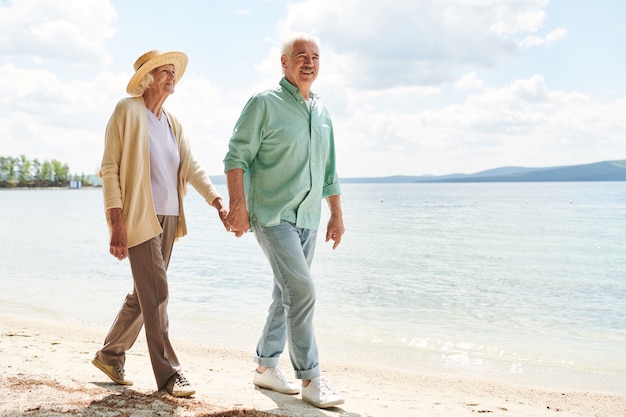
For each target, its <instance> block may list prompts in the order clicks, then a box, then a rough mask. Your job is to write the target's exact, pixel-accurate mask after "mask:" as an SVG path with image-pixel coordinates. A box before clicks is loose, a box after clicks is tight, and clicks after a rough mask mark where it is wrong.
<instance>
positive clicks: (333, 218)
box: [326, 195, 346, 250]
mask: <svg viewBox="0 0 626 417" xmlns="http://www.w3.org/2000/svg"><path fill="white" fill-rule="evenodd" d="M326 201H327V202H328V207H329V208H330V219H329V220H328V226H327V227H326V242H328V241H330V240H332V241H333V242H335V243H333V250H334V249H336V248H337V246H339V244H340V243H341V237H342V236H343V234H344V233H345V231H346V229H345V228H344V227H343V212H342V211H341V200H340V197H339V195H331V196H330V197H328V198H327V199H326Z"/></svg>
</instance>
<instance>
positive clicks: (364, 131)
mask: <svg viewBox="0 0 626 417" xmlns="http://www.w3.org/2000/svg"><path fill="white" fill-rule="evenodd" d="M625 111H626V100H618V101H616V102H613V103H606V104H605V103H600V102H597V101H595V100H593V98H591V97H589V96H586V95H583V94H580V93H566V92H562V91H552V90H550V89H549V87H548V86H547V85H546V84H545V81H544V80H543V78H542V77H539V76H534V77H531V78H529V79H526V80H518V81H515V82H513V83H511V84H509V85H506V86H504V87H502V88H485V89H483V90H481V91H480V92H478V93H477V94H473V95H470V96H468V97H467V98H466V99H465V100H464V101H463V102H461V103H459V104H448V105H444V106H442V107H440V108H437V109H426V110H420V111H409V110H407V111H406V112H402V111H401V110H399V109H398V108H396V109H393V111H385V110H383V109H380V108H375V107H374V108H372V107H369V108H367V107H365V106H363V107H362V108H358V109H355V111H354V113H353V114H352V115H351V116H350V117H347V118H344V117H341V118H339V120H335V128H336V130H337V141H338V153H339V155H340V161H342V165H343V168H344V170H346V171H347V172H350V173H351V176H379V175H385V173H387V174H388V175H392V174H413V175H421V174H447V173H450V169H449V167H451V166H454V167H458V169H457V171H462V172H467V173H469V172H477V171H480V170H484V169H489V168H493V167H496V166H503V165H522V166H528V165H529V164H528V161H533V164H532V165H533V166H552V165H570V164H576V163H588V162H595V161H599V160H607V159H620V158H622V157H623V155H615V150H616V149H619V148H620V143H621V141H622V140H623V132H624V131H626V121H623V117H622V118H620V117H619V116H618V115H619V114H620V112H621V114H623V113H624V112H625ZM364 126H367V128H364ZM600 132H601V133H600Z"/></svg>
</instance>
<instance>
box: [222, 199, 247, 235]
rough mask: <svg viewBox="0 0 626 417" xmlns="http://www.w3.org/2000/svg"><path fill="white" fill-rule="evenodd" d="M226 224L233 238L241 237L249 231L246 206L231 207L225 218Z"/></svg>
mask: <svg viewBox="0 0 626 417" xmlns="http://www.w3.org/2000/svg"><path fill="white" fill-rule="evenodd" d="M226 224H227V229H226V230H228V231H229V232H233V233H234V234H235V236H237V237H241V236H243V235H244V234H245V233H246V232H247V231H248V230H250V217H248V210H246V206H245V205H244V206H239V207H231V209H230V212H229V213H228V216H226Z"/></svg>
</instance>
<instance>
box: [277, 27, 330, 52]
mask: <svg viewBox="0 0 626 417" xmlns="http://www.w3.org/2000/svg"><path fill="white" fill-rule="evenodd" d="M298 41H304V42H312V43H314V44H315V45H317V47H318V48H319V47H320V40H319V38H318V37H317V36H314V35H311V34H310V33H304V32H297V33H293V34H291V35H289V37H287V38H286V39H285V41H284V42H283V47H282V48H281V50H280V54H281V55H286V56H290V55H291V53H292V52H293V45H294V44H295V43H296V42H298Z"/></svg>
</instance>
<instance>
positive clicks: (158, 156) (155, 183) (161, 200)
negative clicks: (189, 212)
mask: <svg viewBox="0 0 626 417" xmlns="http://www.w3.org/2000/svg"><path fill="white" fill-rule="evenodd" d="M146 111H147V112H148V131H149V136H150V180H151V182H152V198H153V199H154V208H155V210H156V213H157V214H158V215H164V216H178V209H179V208H178V168H179V166H180V155H179V153H178V144H177V143H176V138H175V137H174V133H173V132H172V128H171V127H170V123H169V121H168V120H167V116H166V114H165V112H163V111H162V112H161V120H159V119H157V118H156V116H155V115H154V114H153V113H152V112H151V111H150V110H148V109H146Z"/></svg>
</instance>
